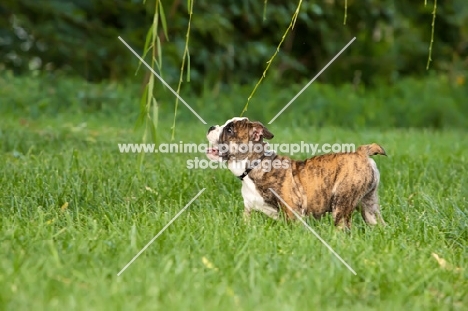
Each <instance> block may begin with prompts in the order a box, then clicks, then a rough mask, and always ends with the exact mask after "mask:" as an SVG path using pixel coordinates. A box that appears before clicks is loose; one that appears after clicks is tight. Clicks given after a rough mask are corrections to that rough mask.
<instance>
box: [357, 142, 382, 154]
mask: <svg viewBox="0 0 468 311" xmlns="http://www.w3.org/2000/svg"><path fill="white" fill-rule="evenodd" d="M357 152H358V153H364V154H365V155H367V156H373V155H376V154H380V155H384V156H387V154H386V153H385V150H384V148H382V147H381V146H380V145H377V144H375V143H374V144H370V145H362V146H359V148H358V150H357Z"/></svg>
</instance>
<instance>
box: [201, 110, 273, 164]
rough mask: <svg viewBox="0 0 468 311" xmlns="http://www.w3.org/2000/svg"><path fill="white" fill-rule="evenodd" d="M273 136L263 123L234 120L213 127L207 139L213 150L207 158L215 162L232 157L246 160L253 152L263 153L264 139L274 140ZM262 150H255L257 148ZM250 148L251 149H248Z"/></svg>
mask: <svg viewBox="0 0 468 311" xmlns="http://www.w3.org/2000/svg"><path fill="white" fill-rule="evenodd" d="M273 136H274V135H273V134H272V133H271V132H270V131H269V130H268V129H267V128H266V127H265V126H263V124H262V123H260V122H257V121H250V120H249V119H248V118H232V119H230V120H228V121H226V123H224V125H222V126H218V125H216V126H212V127H210V129H209V130H208V134H207V138H208V140H209V142H210V145H211V148H209V149H208V151H207V156H208V158H209V159H211V160H213V161H221V160H228V159H229V158H231V157H235V158H236V159H244V158H247V157H248V156H249V153H251V152H252V150H258V151H259V152H258V153H263V152H264V151H265V150H263V149H264V147H265V143H264V141H263V140H264V139H272V138H273ZM258 146H259V147H260V148H255V147H258ZM246 148H250V149H246Z"/></svg>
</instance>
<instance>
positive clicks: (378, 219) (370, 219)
mask: <svg viewBox="0 0 468 311" xmlns="http://www.w3.org/2000/svg"><path fill="white" fill-rule="evenodd" d="M361 215H362V218H364V221H365V222H366V223H368V224H369V225H376V224H377V223H380V224H381V225H385V221H384V220H383V218H382V215H381V214H380V207H379V197H378V195H377V188H374V189H373V190H372V191H371V192H369V193H368V194H366V195H365V196H364V197H363V198H362V199H361Z"/></svg>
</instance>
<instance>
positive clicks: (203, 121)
mask: <svg viewBox="0 0 468 311" xmlns="http://www.w3.org/2000/svg"><path fill="white" fill-rule="evenodd" d="M118 38H119V40H120V41H122V43H123V44H124V45H125V46H126V47H127V49H129V50H130V51H131V52H132V53H133V54H134V55H135V56H136V57H137V58H138V59H139V60H140V62H142V63H143V64H144V65H145V66H146V67H147V68H148V69H149V70H151V72H152V73H153V74H154V75H155V76H156V77H157V78H158V79H159V80H160V81H161V82H162V83H163V84H164V85H165V86H166V87H167V88H168V89H169V90H171V92H172V93H173V94H174V95H175V96H176V97H177V98H178V99H179V100H180V101H181V102H182V103H183V104H184V105H185V106H187V108H188V109H190V111H191V112H192V113H193V114H194V115H196V116H197V118H198V119H200V121H202V123H203V124H206V122H205V120H203V119H202V117H200V116H199V115H198V113H196V112H195V110H193V109H192V107H190V105H189V104H187V103H186V102H185V100H184V99H183V98H182V97H180V96H179V94H177V92H176V91H174V90H173V89H172V88H171V87H170V86H169V84H167V83H166V81H164V80H163V78H161V76H159V75H158V74H157V73H156V71H155V70H154V69H153V68H151V66H150V65H148V64H147V63H146V62H145V61H144V60H143V58H141V57H140V55H138V53H137V52H135V50H134V49H132V48H131V47H130V45H128V44H127V42H125V40H124V39H122V38H121V37H120V36H119V37H118Z"/></svg>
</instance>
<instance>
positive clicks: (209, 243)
mask: <svg viewBox="0 0 468 311" xmlns="http://www.w3.org/2000/svg"><path fill="white" fill-rule="evenodd" d="M123 119H125V118H124V117H123V116H119V115H115V116H113V117H103V116H100V117H99V116H93V117H91V116H89V115H83V114H58V115H56V116H54V117H47V116H45V117H40V118H36V119H30V118H23V119H21V118H16V117H13V116H10V117H7V116H3V117H2V121H1V123H0V124H1V125H0V157H1V158H2V160H1V161H0V185H1V188H0V189H1V190H0V194H1V196H0V212H1V217H0V236H1V237H2V239H1V242H0V252H1V256H0V288H1V289H2V290H1V291H0V309H2V310H133V309H134V310H146V309H149V310H463V309H464V308H466V306H467V305H468V281H467V278H468V270H467V263H468V260H467V258H468V250H467V244H468V243H467V241H468V210H467V196H468V190H467V188H466V185H467V184H468V178H467V175H468V158H467V154H466V146H467V145H468V139H467V136H466V133H465V132H463V131H457V130H444V131H430V130H411V129H408V130H385V131H380V130H373V129H367V130H359V131H351V130H346V129H340V128H312V127H301V128H298V127H291V126H287V124H285V123H281V120H278V122H277V123H274V124H272V125H271V126H270V127H269V129H270V130H271V131H272V132H273V133H274V134H275V138H274V142H276V143H280V142H293V141H301V140H304V141H309V142H315V143H333V142H348V143H355V144H363V143H370V142H378V143H380V144H381V145H382V146H384V148H385V149H386V151H387V153H388V154H389V156H388V157H376V158H375V160H376V162H377V164H378V166H379V168H380V171H381V175H382V182H381V187H380V198H381V205H382V210H383V216H384V218H385V220H386V222H387V224H388V226H387V227H386V228H384V229H383V228H379V227H377V228H374V229H371V228H368V227H367V226H366V225H365V224H364V222H363V221H362V219H361V218H360V215H358V213H356V215H355V217H354V219H353V229H352V231H351V233H350V234H345V233H342V232H339V231H337V230H335V229H334V227H333V226H332V224H331V220H330V218H329V217H327V218H325V219H323V220H322V221H315V220H312V219H308V222H309V223H310V224H311V226H312V227H313V228H314V229H315V230H316V231H317V232H318V233H319V234H320V235H321V236H322V238H323V239H324V240H325V241H327V242H328V243H329V244H330V245H331V247H333V248H334V249H335V251H336V252H337V253H338V254H340V255H341V257H343V258H344V260H345V261H347V262H348V263H349V265H350V266H351V267H353V269H354V270H355V271H356V272H357V276H355V275H353V274H352V273H351V272H350V271H348V270H347V269H346V267H345V266H343V265H342V264H341V263H340V262H339V261H338V260H337V259H336V258H335V257H334V256H333V255H332V254H331V253H330V252H329V251H328V250H327V249H326V248H325V247H324V246H323V245H322V244H321V243H320V241H318V240H317V239H316V238H315V237H314V236H313V235H312V234H311V233H310V232H308V231H307V230H306V229H305V228H304V227H303V226H302V225H301V224H300V223H299V222H297V223H292V224H291V223H287V222H284V221H273V220H270V219H268V218H266V217H265V216H263V215H262V214H254V217H253V219H252V221H251V222H250V223H249V224H246V223H244V222H243V221H242V209H243V206H242V197H241V194H240V182H239V181H238V180H237V179H236V178H235V177H234V176H232V174H231V173H230V172H229V171H223V170H187V169H186V167H185V166H186V160H187V159H191V158H194V157H195V156H198V157H200V158H204V155H203V154H191V155H187V154H176V155H174V154H172V155H168V154H157V155H147V156H146V158H145V162H144V167H143V168H142V169H141V170H138V164H137V163H138V161H137V155H135V154H120V153H119V152H118V148H117V143H119V142H127V143H128V142H138V141H139V138H140V133H138V132H134V131H133V128H132V124H130V123H129V121H122V120H123ZM221 121H222V120H219V122H221ZM262 121H264V122H266V121H267V120H262ZM84 122H86V123H85V124H84ZM195 122H197V121H194V122H193V123H186V124H179V125H178V131H177V135H178V137H176V139H177V141H179V140H183V141H184V142H200V143H201V142H205V141H204V135H205V132H206V126H204V125H202V124H201V123H195ZM167 124H168V123H165V122H164V121H163V123H162V124H161V125H160V129H161V132H160V134H161V142H164V141H167V137H169V135H170V130H169V127H168V125H167ZM305 156H306V155H298V156H297V157H298V158H299V157H305ZM202 188H206V191H205V192H204V193H203V194H202V195H201V196H200V197H199V198H198V200H196V201H195V202H194V203H193V204H192V205H191V206H190V207H189V208H188V210H187V211H186V212H185V213H183V214H182V215H181V216H180V217H179V218H178V219H177V220H176V221H175V222H174V223H173V224H172V225H171V226H170V227H169V228H168V229H167V230H166V231H165V232H164V233H163V234H162V235H161V236H160V237H159V238H158V239H157V240H156V241H155V242H154V243H153V244H151V246H150V247H149V248H148V249H147V250H146V251H145V252H144V253H143V254H142V255H141V256H140V257H139V258H138V259H137V260H136V261H135V262H134V263H133V264H132V265H131V266H130V267H129V268H128V269H127V270H126V271H124V272H123V273H122V275H121V276H117V273H118V272H119V271H120V270H121V269H122V268H123V267H124V266H125V265H126V264H127V263H128V262H129V261H130V260H131V259H132V258H133V256H135V255H136V254H137V253H138V251H140V250H141V249H142V248H143V247H144V246H145V245H146V243H148V242H149V241H150V240H151V239H152V238H153V237H154V236H155V235H156V233H157V232H159V230H161V228H163V227H164V226H165V225H166V224H167V223H168V222H169V221H170V219H171V218H172V217H174V216H175V215H176V214H177V213H178V212H179V211H180V210H181V209H182V207H183V206H184V205H185V204H187V202H189V201H190V200H191V199H192V198H193V197H194V196H195V195H196V194H197V193H198V192H199V191H200V190H201V189H202ZM66 202H68V206H64V204H65V203H66ZM433 254H437V255H438V256H440V258H443V259H444V260H445V261H446V265H445V266H444V265H443V263H439V262H438V261H437V260H436V259H435V258H434V256H433Z"/></svg>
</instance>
